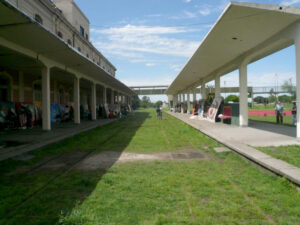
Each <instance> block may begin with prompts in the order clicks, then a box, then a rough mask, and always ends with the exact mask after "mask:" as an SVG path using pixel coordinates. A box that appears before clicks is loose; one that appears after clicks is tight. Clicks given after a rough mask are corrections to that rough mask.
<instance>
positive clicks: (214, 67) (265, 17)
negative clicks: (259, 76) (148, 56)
mask: <svg viewBox="0 0 300 225" xmlns="http://www.w3.org/2000/svg"><path fill="white" fill-rule="evenodd" d="M299 19H300V8H295V7H289V6H278V5H266V4H255V3H244V2H231V3H230V4H229V5H228V6H227V8H226V9H225V10H224V12H223V13H222V14H221V16H220V17H219V19H218V20H217V21H216V23H215V25H214V26H213V27H212V28H211V30H210V31H209V33H208V34H207V35H206V37H205V38H204V40H203V41H202V43H201V44H200V46H199V48H198V49H197V50H196V52H195V53H194V55H193V56H192V57H191V58H190V59H189V61H188V62H187V64H186V65H185V66H184V68H183V69H182V70H181V72H180V73H179V74H178V76H177V77H176V79H175V80H174V81H173V82H172V84H171V85H170V87H169V88H168V90H167V92H166V93H167V94H169V95H171V94H178V93H180V92H183V91H186V90H188V89H192V88H196V87H198V86H199V85H200V84H201V83H203V82H209V81H210V80H212V79H214V77H215V76H216V75H223V74H226V73H229V72H232V71H234V70H236V69H238V68H239V66H240V65H241V63H242V62H243V60H246V59H248V62H247V63H251V62H254V61H257V60H259V59H261V58H263V57H265V56H267V55H270V54H272V53H274V52H276V51H279V50H281V49H283V48H286V47H288V46H290V45H292V44H293V40H292V39H290V38H288V37H281V38H275V37H276V35H277V34H278V33H282V31H284V29H287V28H288V27H289V26H292V25H293V24H294V23H296V22H297V21H299Z"/></svg>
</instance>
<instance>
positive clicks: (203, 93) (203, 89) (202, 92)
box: [201, 83, 206, 99]
mask: <svg viewBox="0 0 300 225" xmlns="http://www.w3.org/2000/svg"><path fill="white" fill-rule="evenodd" d="M201 96H202V99H206V88H205V83H202V85H201Z"/></svg>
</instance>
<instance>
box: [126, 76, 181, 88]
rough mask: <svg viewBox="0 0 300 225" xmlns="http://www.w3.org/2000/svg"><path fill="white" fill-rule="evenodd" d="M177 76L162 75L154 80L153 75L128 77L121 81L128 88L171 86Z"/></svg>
mask: <svg viewBox="0 0 300 225" xmlns="http://www.w3.org/2000/svg"><path fill="white" fill-rule="evenodd" d="M175 77H176V75H174V76H171V75H168V74H166V75H161V76H159V79H157V78H154V77H153V75H152V74H151V75H149V76H143V77H126V78H124V79H121V80H122V82H123V83H124V84H126V85H127V86H145V84H146V85H170V84H171V83H172V81H173V80H174V79H175Z"/></svg>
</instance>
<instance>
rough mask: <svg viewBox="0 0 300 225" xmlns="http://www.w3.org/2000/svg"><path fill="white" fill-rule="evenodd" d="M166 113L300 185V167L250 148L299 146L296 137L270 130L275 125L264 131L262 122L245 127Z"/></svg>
mask: <svg viewBox="0 0 300 225" xmlns="http://www.w3.org/2000/svg"><path fill="white" fill-rule="evenodd" d="M167 113H169V114H170V115H172V116H174V117H175V118H177V119H179V120H181V121H183V122H185V123H186V124H188V125H190V126H192V127H194V128H195V129H197V130H199V131H200V132H202V133H204V134H206V135H207V136H209V137H211V138H213V139H215V140H217V141H218V142H220V143H222V144H223V145H225V146H227V147H229V148H230V149H232V150H234V151H235V152H237V153H239V154H241V155H243V156H244V157H246V158H248V159H250V160H252V161H254V162H256V163H257V164H259V165H261V166H263V167H265V168H267V169H269V170H271V171H273V172H274V173H276V174H279V175H281V176H284V177H286V178H287V179H289V180H291V181H292V182H294V183H296V184H297V185H300V168H298V167H295V166H293V165H290V164H288V163H287V162H284V161H282V160H278V159H275V158H273V157H271V156H269V155H267V154H265V153H263V152H261V151H258V150H256V149H254V148H252V147H250V146H249V145H253V146H268V145H273V146H274V145H285V144H299V143H297V141H296V138H295V137H291V136H289V135H286V134H282V133H274V132H271V131H270V130H268V129H270V128H272V127H271V126H272V124H270V125H269V124H264V125H265V126H266V127H267V129H264V130H262V129H259V128H260V127H261V126H262V124H261V123H258V127H257V128H256V126H255V123H252V125H250V127H244V128H242V127H234V126H231V125H226V124H221V123H211V122H208V121H205V120H192V119H190V115H187V114H181V113H173V112H167ZM277 127H281V128H280V129H283V128H284V127H283V126H277Z"/></svg>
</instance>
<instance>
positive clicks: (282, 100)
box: [278, 95, 293, 103]
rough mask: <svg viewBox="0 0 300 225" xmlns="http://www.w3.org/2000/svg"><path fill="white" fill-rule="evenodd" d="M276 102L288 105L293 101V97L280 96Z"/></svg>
mask: <svg viewBox="0 0 300 225" xmlns="http://www.w3.org/2000/svg"><path fill="white" fill-rule="evenodd" d="M278 100H279V101H280V102H283V103H288V102H292V101H293V97H292V96H288V95H280V96H278Z"/></svg>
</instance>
